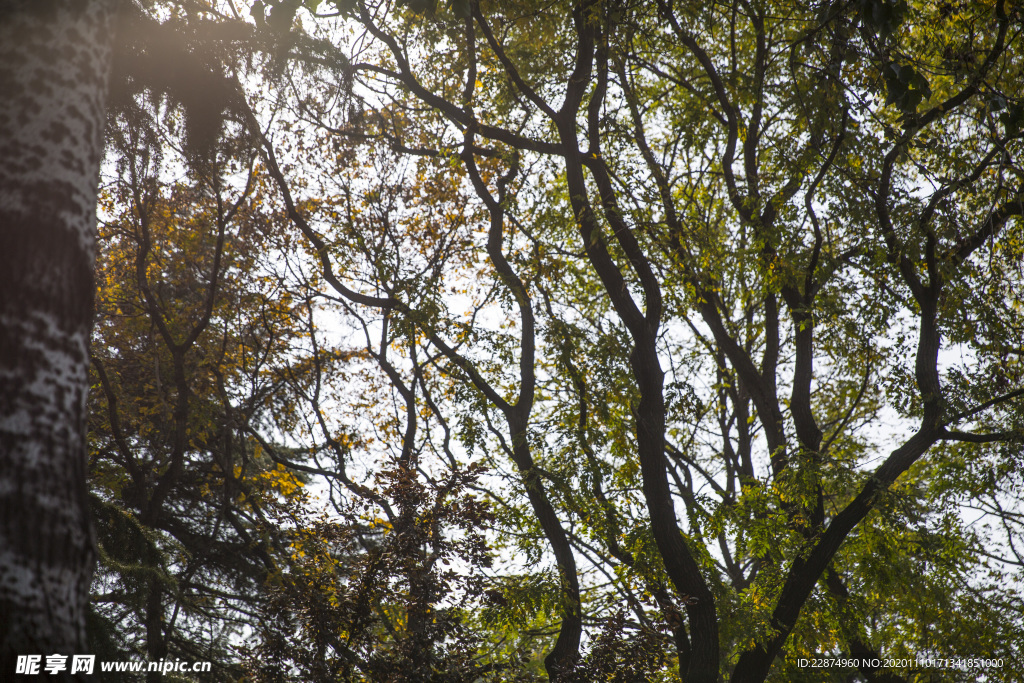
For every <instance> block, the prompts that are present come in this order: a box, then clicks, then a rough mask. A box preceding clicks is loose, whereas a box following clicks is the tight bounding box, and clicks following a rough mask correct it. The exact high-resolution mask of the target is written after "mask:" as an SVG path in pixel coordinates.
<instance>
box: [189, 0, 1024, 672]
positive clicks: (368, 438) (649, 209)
mask: <svg viewBox="0 0 1024 683" xmlns="http://www.w3.org/2000/svg"><path fill="white" fill-rule="evenodd" d="M267 5H270V10H271V11H270V14H269V16H265V10H266V9H267V7H266V5H264V3H255V4H254V5H253V8H252V15H251V16H252V18H251V22H252V26H254V27H255V28H252V27H251V26H249V24H248V22H249V21H250V19H248V18H245V17H242V16H241V15H237V14H236V15H235V17H234V18H233V19H232V18H230V17H229V16H227V15H226V14H225V15H223V16H218V15H216V14H215V13H212V12H211V13H209V14H208V15H206V16H203V17H194V18H193V21H191V22H189V24H188V29H189V30H190V31H194V32H193V33H192V34H191V35H193V36H195V37H196V40H199V41H208V44H210V45H212V46H214V47H216V46H218V45H221V46H223V45H230V44H231V41H232V40H234V38H230V37H227V38H225V36H238V35H242V34H246V35H252V36H254V40H255V41H256V42H257V43H258V44H259V45H261V46H262V48H261V49H263V50H264V51H263V52H262V53H259V54H256V55H253V57H252V59H251V60H250V61H249V62H248V63H246V62H245V61H244V60H234V61H232V60H225V63H224V66H223V68H224V69H225V71H228V70H231V71H233V72H234V75H235V76H236V77H237V78H236V80H234V81H231V82H233V83H234V84H235V85H234V86H232V87H234V88H237V92H238V93H239V97H237V98H235V99H233V100H232V101H233V103H234V104H233V105H232V107H231V108H230V110H229V118H232V120H233V121H234V123H236V124H237V125H241V126H244V127H245V128H246V129H247V131H248V133H249V135H250V136H251V140H252V141H253V143H254V144H255V145H256V146H257V147H258V148H259V153H260V155H261V157H262V162H263V164H264V166H265V169H266V173H267V175H268V177H269V178H270V179H271V181H272V183H273V185H274V186H275V189H276V193H277V196H278V199H277V202H278V203H277V205H276V207H275V208H276V210H277V211H279V212H280V215H281V216H283V217H284V218H286V219H287V220H288V221H289V222H290V223H291V225H292V227H293V229H294V230H295V231H296V234H297V235H301V236H302V238H303V240H304V244H305V251H304V252H301V253H292V254H289V255H288V256H289V261H288V262H289V263H290V264H292V265H293V268H292V272H294V273H295V274H296V278H295V279H294V280H292V281H291V284H290V285H289V286H290V287H293V288H294V290H295V291H296V292H301V293H302V296H305V297H309V298H310V299H315V300H317V301H319V302H321V304H322V306H321V307H320V308H319V309H318V312H317V313H314V314H312V315H311V318H310V324H309V326H308V330H309V343H310V346H311V349H312V351H313V353H312V354H311V355H310V356H309V362H310V363H311V364H312V365H313V375H312V376H313V377H314V380H313V381H312V382H311V383H309V385H308V386H307V389H306V393H305V394H304V398H303V400H304V405H305V408H304V410H305V411H306V412H305V414H306V416H307V417H308V420H307V425H308V426H307V428H306V429H303V430H300V431H297V432H296V434H295V436H294V438H297V439H300V440H301V441H302V443H303V448H302V449H296V450H294V451H292V452H291V453H288V454H287V455H285V454H283V453H281V452H277V457H276V460H277V461H279V462H282V463H284V464H285V465H286V466H288V467H291V468H293V469H295V470H302V471H305V472H307V473H308V474H311V475H313V476H315V477H323V480H324V481H326V482H329V489H328V490H329V495H330V499H329V500H330V505H331V513H330V516H329V517H328V518H326V519H320V518H317V517H313V518H310V517H308V516H306V515H304V514H300V513H299V512H295V511H293V509H292V508H289V507H288V506H284V507H283V508H281V509H280V510H279V511H278V513H277V515H276V517H274V520H268V524H269V526H268V531H269V530H270V529H278V530H284V534H285V536H287V537H288V539H289V540H288V544H289V547H291V548H292V549H293V550H294V551H295V553H294V556H291V557H288V558H287V559H285V558H282V562H281V565H280V568H281V572H280V574H279V575H276V574H275V577H274V580H273V581H272V582H270V583H269V584H268V586H269V587H270V589H271V590H270V593H269V594H270V599H269V601H268V602H267V603H265V604H268V605H270V606H271V610H272V612H271V613H270V614H271V615H273V616H274V617H275V619H267V620H265V624H266V626H265V628H263V629H262V630H261V631H260V633H259V634H258V635H257V636H256V637H255V642H254V644H253V648H254V651H255V652H257V653H263V654H266V655H267V656H268V657H271V665H269V666H267V667H266V668H265V669H262V670H258V671H257V670H255V669H254V673H256V674H258V675H263V676H267V677H275V676H276V677H286V676H287V675H288V672H289V671H291V670H292V669H293V668H297V669H298V670H299V671H300V672H301V673H300V676H302V677H303V678H304V679H312V680H334V679H337V678H342V679H346V678H347V679H350V680H401V678H402V677H403V676H404V677H406V678H408V677H416V676H418V677H423V676H424V675H426V674H425V671H426V665H427V664H430V667H431V668H432V672H433V673H437V674H438V675H440V676H444V675H450V676H451V677H452V678H453V679H459V677H467V678H472V677H474V676H481V677H489V678H491V679H493V680H511V679H512V678H513V676H514V675H523V676H524V677H525V678H527V679H528V678H529V677H530V676H531V675H534V674H538V675H539V674H540V670H541V669H543V672H544V674H546V676H547V677H548V679H549V680H553V681H563V682H564V681H573V680H594V679H600V678H607V677H609V676H618V677H619V679H620V680H685V681H693V682H697V681H717V680H719V679H721V678H725V677H728V678H730V679H731V680H733V681H736V682H739V681H764V680H780V681H781V680H785V681H801V680H808V681H811V680H821V672H820V671H819V670H808V669H803V668H801V667H800V666H799V665H798V663H797V662H798V658H800V657H811V656H815V655H818V656H831V655H839V654H846V655H850V656H853V657H857V661H858V664H857V665H851V666H849V667H846V668H835V669H830V670H829V671H828V672H827V673H826V674H824V675H826V676H832V677H833V678H831V679H830V680H849V679H851V678H852V679H853V680H867V681H894V680H908V679H911V678H913V677H914V676H915V675H917V674H918V672H917V671H915V669H914V667H906V666H902V667H900V666H897V667H891V668H887V669H881V668H880V667H878V666H876V665H874V664H872V660H874V659H876V658H881V657H882V656H885V657H896V658H908V659H911V660H913V659H916V658H917V657H930V656H945V655H961V654H965V653H973V654H976V655H977V656H982V657H993V658H1001V659H1002V662H1003V668H1001V669H995V668H990V669H988V670H987V671H986V675H988V676H989V677H990V678H992V679H994V680H997V679H1002V680H1012V677H1013V676H1014V672H1015V671H1016V670H1017V669H1019V668H1021V664H1022V662H1021V656H1022V655H1021V652H1020V650H1019V647H1018V646H1017V645H1016V643H1019V642H1020V640H1021V633H1022V631H1024V608H1022V604H1021V600H1020V597H1019V594H1017V593H1016V592H1015V591H1014V590H1013V588H1014V586H1019V582H1020V580H1021V578H1022V577H1021V575H1020V573H1019V566H1020V565H1019V560H1020V557H1019V554H1018V555H1015V553H1017V552H1019V547H1020V545H1019V544H1020V542H1021V539H1020V531H1021V525H1020V519H1021V518H1020V510H1019V504H1018V503H1015V502H1013V495H1014V490H1015V487H1019V486H1020V483H1021V478H1022V471H1024V468H1022V467H1021V464H1022V463H1021V460H1022V456H1024V454H1022V449H1021V440H1022V435H1024V432H1022V429H1024V415H1022V412H1021V409H1022V406H1021V400H1020V399H1021V396H1022V395H1024V388H1022V382H1024V377H1022V375H1021V364H1020V352H1021V350H1020V348H1019V342H1018V341H1017V340H1019V339H1020V338H1021V336H1022V333H1024V320H1022V319H1021V310H1022V309H1021V302H1020V298H1019V294H1018V292H1019V291H1020V284H1021V282H1020V281H1021V279H1022V278H1024V273H1022V272H1021V270H1020V263H1021V256H1022V253H1021V249H1022V247H1021V245H1022V244H1024V237H1022V229H1024V225H1022V221H1021V213H1022V211H1024V205H1022V201H1021V188H1022V187H1024V185H1022V180H1024V178H1022V169H1021V166H1020V162H1019V155H1020V153H1021V138H1022V136H1021V128H1022V126H1021V123H1022V119H1021V116H1022V113H1024V102H1022V101H1021V100H1020V99H1019V95H1018V94H1017V93H1018V91H1019V87H1018V85H1019V83H1020V80H1021V78H1022V74H1021V72H1020V63H1021V54H1020V51H1021V44H1022V41H1021V37H1020V34H1019V28H1018V26H1019V21H1018V19H1019V11H1018V10H1016V9H1014V8H1013V7H1011V6H1008V4H1007V3H1005V2H1000V1H996V2H993V3H972V4H970V5H969V6H968V5H954V4H948V5H941V6H932V5H931V4H928V3H909V2H887V1H885V0H877V1H875V0H867V1H864V2H852V3H831V2H820V3H818V2H814V3H802V2H771V3H767V2H763V3H758V2H747V1H743V0H735V1H734V2H726V3H721V4H713V5H708V4H703V5H700V4H687V5H685V6H681V5H679V4H677V3H674V2H669V1H665V2H660V1H659V2H656V3H635V4H630V3H619V2H589V1H585V2H580V3H556V4H554V5H552V4H550V3H535V2H531V1H530V0H522V2H502V3H488V2H474V1H471V2H451V3H436V2H397V3H389V2H362V1H361V0H356V1H352V2H335V3H316V2H307V3H304V5H305V6H306V7H307V9H313V10H316V11H318V14H316V15H311V14H309V13H306V12H304V11H300V10H299V8H300V4H299V3H297V2H278V3H267ZM204 22H213V23H214V24H215V25H216V26H217V27H219V28H220V29H224V30H220V31H217V30H210V31H206V30H205V29H206V28H210V27H209V26H208V25H207V24H205V23H204ZM242 24H245V26H246V28H244V29H243V27H242V26H241V25H242ZM231 27H234V29H235V30H227V29H230V28H231ZM250 30H251V33H246V31H250ZM213 53H216V50H213ZM261 69H262V71H261ZM243 84H244V86H243ZM255 84H258V87H259V88H260V90H259V92H258V93H252V92H250V93H246V92H245V91H246V89H247V88H252V87H254V86H255ZM256 95H258V96H256ZM268 201H269V199H268ZM311 265H312V266H315V267H316V268H317V269H318V271H319V276H318V277H317V278H309V277H308V276H307V273H308V272H309V269H310V267H311ZM329 304H332V305H333V308H332V307H331V306H330V305H329ZM310 310H312V308H310ZM329 310H330V312H329V313H328V311H329ZM325 314H327V315H329V316H330V317H324V316H325ZM328 335H333V336H334V337H335V339H336V340H337V341H338V346H339V352H336V353H335V354H334V355H333V356H332V354H330V353H324V352H323V350H324V349H326V348H328V347H329V346H330V344H323V341H324V340H325V337H326V336H328ZM353 340H359V341H358V342H354V341H353ZM340 347H346V348H344V350H343V351H342V350H341V348H340ZM331 357H333V358H336V359H338V360H339V362H338V363H337V364H336V365H334V366H328V365H321V364H320V362H321V360H324V359H327V358H331ZM341 383H344V386H345V387H346V388H345V390H344V391H333V392H332V391H330V390H328V389H327V387H330V386H334V387H338V386H340V385H341ZM299 393H301V392H299ZM265 448H266V449H267V450H268V452H276V449H275V448H274V447H273V444H269V443H268V444H266V446H265ZM467 473H472V476H467ZM449 484H451V488H450V490H448V491H446V489H445V487H446V486H448V485H449ZM454 491H458V492H460V494H459V495H460V496H461V500H462V501H463V502H462V503H460V505H462V506H463V507H459V505H455V504H454V503H452V504H451V506H448V507H446V506H447V505H448V501H449V498H448V497H447V496H448V493H449V492H454ZM477 495H479V497H480V498H481V499H483V500H486V501H487V503H488V506H481V503H480V501H479V500H476V499H475V498H473V499H472V501H471V499H470V498H467V496H477ZM460 510H461V511H463V512H465V511H468V512H470V513H472V514H463V513H462V512H460ZM971 510H976V511H978V512H980V513H982V514H983V516H982V517H981V521H980V522H979V523H974V524H969V523H968V519H967V517H966V515H967V514H973V513H969V511H971ZM275 520H276V521H275ZM986 520H987V521H986ZM988 522H991V526H986V524H988ZM484 530H486V531H487V534H483V533H482V532H483V531H484ZM990 532H991V533H990ZM467 538H468V539H480V538H486V539H487V542H488V544H489V546H490V550H491V553H492V555H491V556H488V554H487V553H486V552H481V550H480V548H479V547H478V545H472V544H471V545H469V546H460V545H459V541H460V540H462V539H467ZM467 547H468V550H469V552H467V551H466V549H467ZM444 557H450V558H456V559H460V560H462V562H464V563H465V564H464V566H463V567H462V568H461V570H462V571H461V574H460V573H459V572H458V571H456V572H455V573H454V575H453V574H451V573H445V572H444V571H442V570H440V569H439V568H438V567H437V564H438V562H437V561H438V560H440V559H441V558H444ZM1015 558H1016V559H1015ZM456 564H457V563H456ZM488 565H490V566H488ZM384 568H388V571H384ZM442 588H450V589H451V590H452V593H453V594H454V595H455V596H457V597H456V598H452V600H453V601H455V604H453V603H452V602H446V599H445V596H444V595H438V593H440V592H442ZM290 638H295V641H294V642H289V639H290ZM524 656H525V661H524V659H523V657H524ZM669 661H671V662H672V663H673V664H672V665H671V666H669V665H668V664H667V662H669ZM410 672H415V673H410ZM513 672H515V673H513ZM945 673H947V672H944V674H945ZM948 673H949V676H950V677H951V678H952V677H955V676H960V675H962V677H963V678H964V680H968V679H973V678H974V677H976V676H975V672H973V671H966V672H961V673H960V674H957V673H953V672H948Z"/></svg>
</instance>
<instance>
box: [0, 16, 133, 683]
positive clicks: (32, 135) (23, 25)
mask: <svg viewBox="0 0 1024 683" xmlns="http://www.w3.org/2000/svg"><path fill="white" fill-rule="evenodd" d="M115 6H116V0H100V1H96V0H34V1H33V0H24V1H20V2H19V1H13V0H0V679H2V680H8V679H10V678H12V677H13V674H14V661H15V657H16V655H19V654H39V655H44V656H45V655H49V654H54V653H58V654H64V655H71V654H76V653H77V654H85V653H87V650H86V645H85V612H86V605H87V600H88V595H89V583H90V580H91V578H92V570H93V564H94V554H95V553H94V550H93V542H92V536H91V533H90V530H89V521H88V515H87V507H86V490H85V467H86V463H85V422H84V410H85V395H86V390H87V389H88V366H89V353H88V346H89V335H90V329H91V326H92V308H93V291H94V286H93V267H94V261H95V223H96V211H95V206H96V187H97V180H98V175H99V165H100V159H101V155H102V144H103V140H102V136H103V121H104V97H105V92H106V85H107V76H108V71H109V65H110V52H111V44H112V43H111V32H112V28H113V13H114V8H115ZM44 661H45V660H44ZM49 678H51V679H52V678H54V677H49Z"/></svg>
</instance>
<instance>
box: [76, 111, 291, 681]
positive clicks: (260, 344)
mask: <svg viewBox="0 0 1024 683" xmlns="http://www.w3.org/2000/svg"><path fill="white" fill-rule="evenodd" d="M147 95H148V96H138V97H137V98H133V99H131V100H130V101H128V102H122V103H121V105H122V106H119V107H117V108H115V110H114V113H113V115H112V116H111V121H110V124H109V126H108V135H107V137H108V146H109V148H110V150H111V157H113V158H114V159H115V160H116V164H115V168H114V169H113V171H114V172H113V173H112V174H111V177H107V178H105V180H106V183H105V185H104V188H103V192H102V194H101V206H102V208H103V216H102V220H101V227H100V255H99V265H98V269H97V272H98V280H99V283H98V306H97V316H96V327H95V330H94V332H93V349H94V353H93V357H92V367H93V373H92V379H93V382H94V385H93V391H92V400H91V401H90V410H89V453H90V461H89V465H90V466H89V475H90V481H89V483H90V489H91V494H92V495H91V503H92V507H93V511H94V515H95V521H96V526H97V531H98V546H99V550H100V567H99V571H98V572H97V577H96V579H95V583H94V591H93V592H94V598H93V609H92V611H91V615H90V616H91V624H90V625H91V634H90V636H91V642H92V643H95V644H96V646H95V647H94V648H93V650H94V651H96V650H101V653H100V654H101V656H102V655H106V658H107V659H127V658H130V657H131V656H132V655H134V654H144V655H145V656H146V658H147V659H148V660H149V661H158V660H166V659H175V658H176V659H187V660H201V659H207V660H211V661H212V663H213V665H214V666H213V672H212V674H211V675H212V676H214V677H215V678H216V679H218V680H219V679H223V678H224V676H240V675H241V671H240V670H239V669H237V668H236V669H234V670H232V669H231V668H230V666H231V664H232V663H233V662H234V660H235V658H234V656H233V651H232V648H233V642H232V641H233V639H237V638H239V637H240V635H239V632H240V630H241V626H240V624H242V623H245V622H247V621H248V616H247V614H249V613H254V612H256V611H257V610H258V609H259V595H260V589H261V587H262V586H263V584H264V582H265V581H266V580H267V579H268V576H270V575H272V574H273V573H274V572H275V570H276V567H277V564H278V561H279V559H280V558H279V557H278V556H279V555H280V554H281V550H280V542H279V541H280V534H274V533H272V532H271V531H270V530H269V529H268V528H267V526H266V525H265V524H264V523H263V522H262V519H263V516H264V515H265V514H266V513H265V512H264V509H263V508H264V506H265V505H268V503H266V499H275V498H276V497H277V496H278V495H280V496H283V497H285V498H288V497H290V496H296V495H298V494H299V492H301V486H302V483H301V481H300V480H298V479H296V477H295V475H294V474H293V473H290V472H287V471H285V470H284V468H283V466H282V465H279V464H276V463H275V462H274V461H273V460H272V459H271V458H270V456H268V455H267V454H266V453H265V452H263V448H262V446H261V440H267V441H273V438H271V437H265V436H263V434H265V433H267V432H270V433H286V432H287V431H288V430H289V429H290V427H289V425H290V424H291V423H292V422H294V420H295V419H296V418H295V416H296V412H297V409H296V402H297V401H298V400H299V399H298V397H297V396H296V395H295V391H296V390H297V389H298V388H299V387H301V386H302V385H303V381H304V380H303V373H302V371H301V368H295V367H294V364H295V363H296V361H297V354H299V352H300V349H301V347H302V344H303V342H302V338H303V336H304V331H303V329H304V322H303V321H304V316H305V314H304V311H303V306H304V302H302V300H301V299H296V298H295V297H293V296H291V293H290V292H288V291H287V290H284V289H282V288H281V287H280V286H279V278H278V274H277V269H276V266H275V264H273V263H268V262H267V261H268V259H269V258H270V257H271V255H272V254H274V253H276V252H277V251H278V250H281V249H284V248H286V246H285V243H284V242H282V240H281V239H280V234H279V229H280V226H281V221H280V220H279V217H277V216H275V215H274V213H273V212H272V211H269V212H268V211H266V210H264V209H263V208H261V205H262V204H263V199H262V198H263V196H264V195H265V193H266V187H265V185H266V183H265V179H263V178H262V175H261V174H260V172H259V171H258V169H257V168H256V163H255V161H256V160H255V158H254V155H253V154H252V153H251V150H250V149H249V148H248V146H247V145H245V144H244V140H243V141H241V142H240V141H239V139H238V137H237V133H238V132H239V131H238V130H237V129H235V130H234V131H222V133H223V134H221V135H219V136H218V137H217V138H216V139H215V140H212V141H211V143H212V144H211V145H209V146H208V147H207V148H206V149H205V150H204V152H205V155H204V156H202V157H199V156H193V157H191V158H189V157H188V156H186V155H185V154H184V150H185V149H186V147H187V145H186V144H185V143H186V141H187V139H186V138H185V130H184V129H185V126H184V125H182V123H183V122H182V120H181V118H182V112H181V110H180V108H177V109H176V107H174V106H173V104H171V103H169V102H168V101H166V100H161V99H159V98H157V102H158V103H157V105H156V106H155V107H154V109H155V110H156V111H155V112H154V111H150V110H149V105H152V102H153V99H152V93H149V94H147ZM142 103H146V105H147V106H142ZM154 113H155V114H157V115H156V116H153V115H152V114H154ZM232 133H234V135H233V134H232ZM243 138H244V136H243ZM168 141H175V142H176V143H177V149H175V148H174V147H175V146H174V144H173V143H172V144H171V145H168V144H167V142H168ZM182 169H185V171H184V173H183V174H181V173H180V171H181V170H182ZM104 643H106V644H107V647H106V648H104V647H103V644H104ZM149 675H150V677H151V678H153V677H155V678H159V677H160V676H162V674H161V673H160V672H150V674H149Z"/></svg>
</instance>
